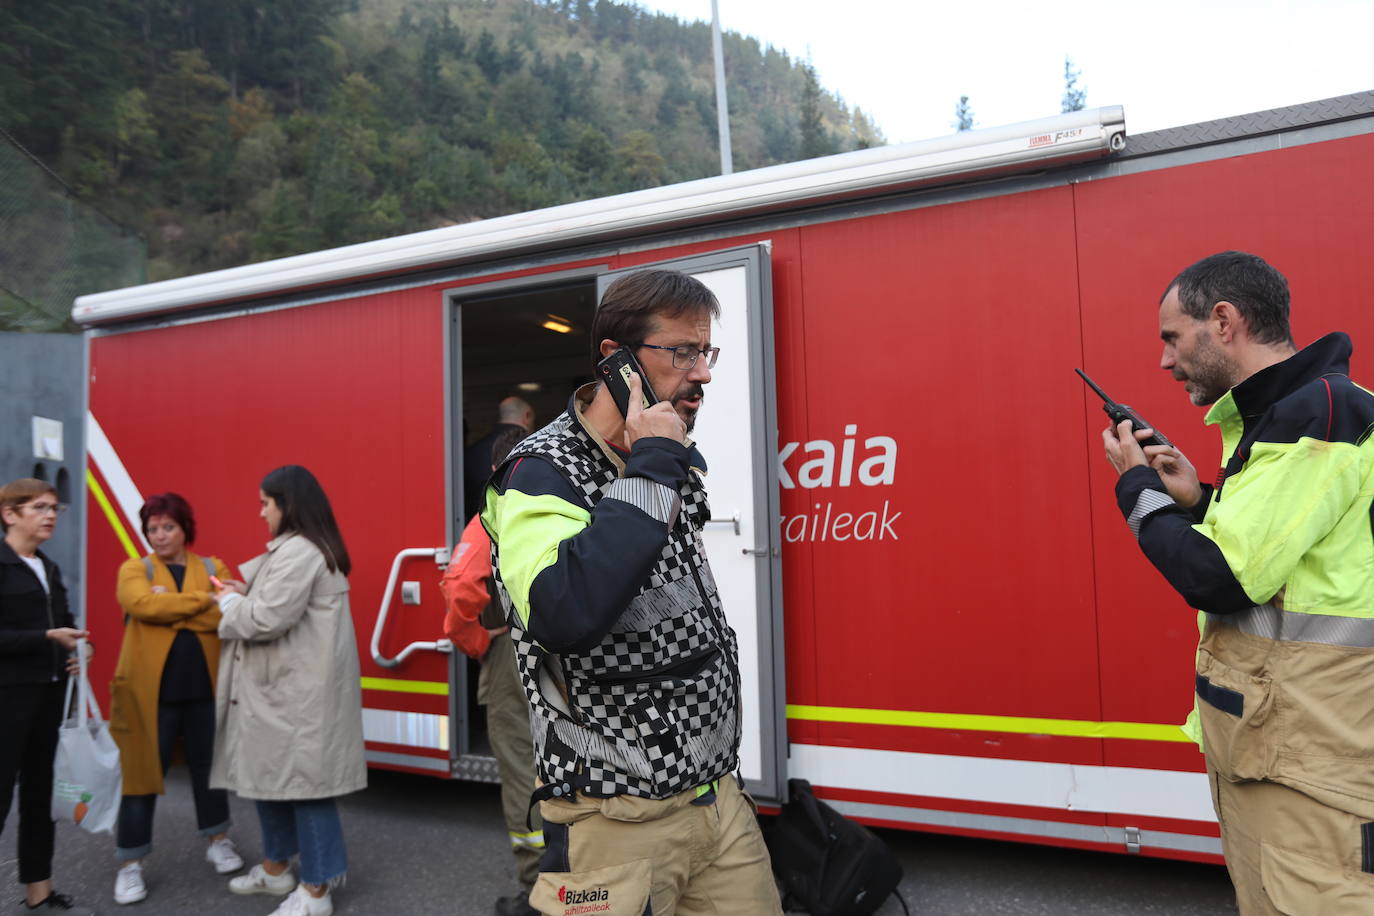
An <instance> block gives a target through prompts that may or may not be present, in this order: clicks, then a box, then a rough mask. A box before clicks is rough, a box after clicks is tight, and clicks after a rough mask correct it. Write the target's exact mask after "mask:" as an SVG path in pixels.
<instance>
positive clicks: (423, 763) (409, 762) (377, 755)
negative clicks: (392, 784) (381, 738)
mask: <svg viewBox="0 0 1374 916" xmlns="http://www.w3.org/2000/svg"><path fill="white" fill-rule="evenodd" d="M366 759H367V762H368V763H376V764H381V765H383V766H387V765H390V766H397V767H411V768H413V769H417V770H433V771H434V772H436V773H448V772H449V768H450V767H451V766H452V764H450V763H449V762H448V761H447V760H440V759H439V758H437V757H418V756H416V755H414V754H393V753H391V752H390V751H368V752H367V754H366Z"/></svg>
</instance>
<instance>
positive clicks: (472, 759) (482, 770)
mask: <svg viewBox="0 0 1374 916" xmlns="http://www.w3.org/2000/svg"><path fill="white" fill-rule="evenodd" d="M453 776H454V778H455V779H467V780H471V781H472V782H496V783H499V782H500V781H501V774H500V771H499V770H498V769H497V766H496V758H495V757H484V756H482V755H480V754H464V755H463V756H461V757H459V758H458V759H457V760H455V761H453Z"/></svg>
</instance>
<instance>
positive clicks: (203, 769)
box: [115, 699, 229, 862]
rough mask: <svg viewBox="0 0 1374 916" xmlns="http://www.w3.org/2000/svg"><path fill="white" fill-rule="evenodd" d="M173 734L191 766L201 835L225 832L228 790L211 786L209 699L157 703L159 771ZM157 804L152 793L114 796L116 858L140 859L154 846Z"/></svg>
mask: <svg viewBox="0 0 1374 916" xmlns="http://www.w3.org/2000/svg"><path fill="white" fill-rule="evenodd" d="M178 737H181V738H182V740H183V747H184V749H185V751H186V766H187V767H188V768H189V769H190V771H191V793H192V795H193V796H194V798H195V800H196V826H198V827H199V828H200V835H201V836H203V837H207V838H208V837H212V836H214V835H216V834H219V833H224V832H225V831H226V830H228V829H229V793H228V792H226V791H224V790H223V789H212V788H210V762H211V761H212V760H213V759H214V756H215V701H214V699H207V700H191V701H189V702H184V703H159V704H158V707H157V743H158V753H159V754H161V755H162V775H163V776H166V775H167V767H168V766H170V765H171V763H172V752H173V751H174V750H175V749H176V740H177V738H178ZM156 808H157V796H156V795H125V796H124V797H123V798H121V799H120V800H119V827H118V829H117V830H116V833H115V837H116V839H115V843H116V847H115V856H116V857H117V858H118V859H119V861H121V862H127V861H129V860H130V859H141V858H143V857H144V856H146V855H147V854H148V853H150V852H152V851H153V812H154V810H156Z"/></svg>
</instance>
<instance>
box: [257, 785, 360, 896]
mask: <svg viewBox="0 0 1374 916" xmlns="http://www.w3.org/2000/svg"><path fill="white" fill-rule="evenodd" d="M257 806H258V820H259V821H260V822H261V823H262V851H263V857H264V858H266V859H267V860H268V861H271V862H289V861H290V860H291V859H292V857H294V856H297V855H299V856H300V857H301V880H302V881H304V882H305V883H306V884H313V885H315V886H316V887H319V886H322V885H326V884H327V885H329V886H331V887H333V886H335V885H337V884H339V883H340V882H341V881H342V880H343V876H344V873H345V872H347V871H348V855H347V853H346V852H345V851H344V838H343V825H342V824H341V823H339V809H338V807H337V806H336V805H335V804H334V799H332V798H317V799H311V800H310V801H260V802H258V803H257Z"/></svg>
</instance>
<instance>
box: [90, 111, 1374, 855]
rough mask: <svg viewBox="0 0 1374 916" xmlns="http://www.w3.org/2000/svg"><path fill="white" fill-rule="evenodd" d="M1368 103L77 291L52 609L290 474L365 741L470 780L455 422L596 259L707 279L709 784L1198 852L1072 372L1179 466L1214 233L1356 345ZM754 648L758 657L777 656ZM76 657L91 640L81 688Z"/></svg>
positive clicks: (1091, 843) (1190, 425)
mask: <svg viewBox="0 0 1374 916" xmlns="http://www.w3.org/2000/svg"><path fill="white" fill-rule="evenodd" d="M1371 175H1374V92H1368V93H1361V94H1358V95H1353V96H1346V97H1342V98H1337V99H1331V100H1327V101H1323V102H1318V103H1313V104H1309V105H1299V106H1296V107H1293V108H1286V109H1281V110H1276V111H1269V112H1264V113H1261V114H1253V115H1246V116H1242V117H1237V118H1232V119H1227V120H1222V121H1214V122H1210V123H1206V124H1199V125H1194V126H1190V127H1181V128H1176V129H1170V130H1164V131H1159V132H1156V133H1149V134H1143V135H1141V136H1138V137H1131V138H1129V139H1127V138H1126V135H1125V125H1124V120H1123V114H1122V111H1121V109H1120V108H1101V109H1097V110H1093V111H1084V112H1077V113H1072V114H1066V115H1063V116H1059V117H1054V118H1048V119H1045V120H1043V121H1036V122H1030V123H1027V124H1019V125H1013V126H1009V127H997V128H991V129H988V130H978V131H970V132H967V133H961V134H957V135H955V136H951V137H945V138H941V139H936V140H929V141H923V142H918V143H910V144H905V145H901V146H891V147H885V148H881V149H869V150H861V151H857V152H850V153H843V154H841V155H837V156H831V157H827V158H823V159H816V160H811V161H806V162H794V163H790V164H787V165H780V166H774V167H771V168H766V169H759V170H757V171H751V172H744V173H738V174H734V175H727V176H721V177H717V178H707V179H702V180H700V181H692V182H687V183H684V184H678V185H673V186H669V187H662V188H653V189H650V190H645V191H638V192H635V193H631V194H624V195H620V196H617V197H610V198H604V199H600V200H591V201H584V202H581V203H574V204H567V205H564V206H559V207H553V208H550V209H546V210H539V211H535V212H531V213H519V214H515V215H511V216H504V217H500V218H496V219H489V220H485V221H481V222H475V223H468V224H464V225H457V226H450V227H446V228H441V229H435V230H431V231H427V232H419V233H415V234H413V235H406V236H402V237H399V238H391V239H383V240H379V241H374V242H368V243H364V244H360V245H353V246H349V247H346V248H339V249H335V250H331V251H321V252H315V253H312V254H305V255H300V256H296V257H291V258H285V259H282V260H279V261H271V262H266V263H261V264H251V265H247V266H244V267H237V268H233V269H230V270H223V271H217V272H215V273H209V274H204V275H201V276H193V277H184V278H182V279H178V280H170V281H166V282H161V283H152V284H148V285H146V286H140V287H135V288H131V289H122V290H115V291H112V292H107V293H100V294H97V295H91V296H84V297H82V298H80V299H78V300H77V302H76V304H75V307H74V316H75V318H76V320H78V321H79V322H80V323H81V324H83V325H84V326H85V327H86V329H87V331H86V334H87V340H88V366H87V370H88V385H89V413H88V419H87V423H88V428H87V437H86V438H87V452H88V459H89V460H88V474H87V476H86V483H87V494H88V495H87V496H86V497H85V498H86V505H87V510H88V512H87V515H88V523H87V532H86V545H87V560H86V563H87V565H86V569H85V581H86V582H87V583H88V591H87V595H86V608H87V614H88V623H89V626H90V628H91V630H92V631H93V632H94V634H95V637H96V639H97V640H98V641H99V642H100V643H102V644H103V645H105V646H111V647H112V646H115V645H117V644H118V641H119V629H120V626H121V619H122V618H121V614H120V611H119V609H118V607H117V605H116V604H115V600H114V585H115V570H116V568H117V567H118V565H119V564H120V562H121V561H123V560H124V559H125V558H126V557H129V556H135V555H139V554H141V553H143V552H145V551H146V550H147V547H146V545H145V544H144V543H143V539H142V537H141V536H140V532H139V525H138V508H139V506H140V505H141V502H142V500H143V498H144V497H145V496H146V495H149V494H152V493H158V492H163V491H167V490H174V491H177V492H179V493H181V494H183V495H185V496H186V497H187V498H188V499H189V500H190V501H191V503H192V505H193V506H194V507H195V510H196V513H197V519H198V527H199V531H200V535H199V541H198V543H197V544H196V547H197V549H198V550H203V551H204V552H206V553H208V554H214V555H217V556H220V557H222V558H223V559H224V560H225V561H226V562H228V563H229V564H230V565H231V567H232V566H234V565H235V564H237V563H240V562H242V561H243V560H245V559H247V558H249V557H251V556H254V555H256V554H258V553H260V552H261V551H262V545H263V543H264V542H265V541H266V540H267V536H266V534H265V531H264V529H263V526H262V522H261V521H260V520H259V518H258V516H257V487H258V482H259V480H260V479H261V478H262V476H263V474H265V473H266V472H267V471H269V470H271V469H273V468H275V467H277V466H279V465H282V464H288V463H298V464H304V465H306V466H308V467H309V468H310V469H311V470H313V471H314V472H315V473H316V474H317V475H318V477H319V478H320V480H321V481H322V482H323V484H324V486H325V489H326V490H327V491H328V493H329V495H330V497H331V499H332V501H333V503H334V507H335V511H336V513H337V515H338V519H339V523H340V526H341V528H342V531H343V533H344V537H345V539H346V541H347V543H348V547H349V551H350V553H351V554H352V556H353V558H354V571H353V575H352V580H351V581H352V597H353V613H354V615H355V617H356V625H357V636H358V645H359V647H360V653H361V655H362V686H363V704H364V706H365V710H364V713H363V715H364V727H365V733H366V738H367V753H368V759H369V761H370V762H371V763H372V765H374V766H378V767H389V768H393V769H402V770H410V771H414V772H419V773H429V774H433V775H437V776H444V777H450V776H452V777H463V778H478V779H492V778H494V772H495V768H494V765H493V763H492V760H491V758H490V757H489V755H488V746H487V744H486V740H485V735H484V731H483V727H482V724H481V713H480V708H479V707H477V706H476V705H475V702H474V699H473V693H474V690H475V687H474V685H475V678H474V669H473V665H472V664H471V663H469V662H468V661H467V660H466V659H465V658H463V657H462V656H461V655H455V654H454V653H453V652H452V651H451V647H450V646H449V645H448V644H447V643H445V642H444V641H442V639H441V638H440V636H441V621H442V617H443V607H442V603H441V600H440V595H439V590H438V588H437V580H438V576H439V568H440V566H441V565H442V564H443V563H444V562H445V560H446V558H447V555H448V550H449V548H451V546H452V545H453V542H454V539H455V538H456V536H457V534H458V533H459V532H460V531H461V529H462V525H463V520H464V519H465V518H466V517H467V512H468V509H469V507H468V506H465V505H464V504H463V487H462V479H463V466H462V460H463V445H464V441H465V439H468V440H470V439H472V438H475V437H477V436H480V435H482V434H483V433H485V432H486V431H487V429H488V428H489V427H490V426H491V424H492V423H493V422H494V420H495V407H496V404H497V402H498V401H499V400H500V399H501V398H502V397H504V396H506V395H508V394H520V395H521V396H522V397H524V398H525V399H526V400H527V401H529V402H530V404H532V405H533V406H534V407H535V409H536V411H537V414H538V417H537V421H536V424H537V425H543V423H545V422H547V421H549V420H550V419H552V418H553V417H554V416H555V415H556V414H557V412H558V411H560V410H562V409H563V408H564V406H565V404H566V401H567V398H568V395H569V394H570V393H571V391H572V390H573V388H574V387H575V386H576V385H578V384H579V383H581V382H582V381H584V380H587V379H588V378H589V377H590V370H591V360H590V347H589V344H588V328H589V323H590V320H591V317H592V314H593V310H594V309H595V305H596V302H597V300H598V298H599V293H600V291H601V290H602V289H603V288H604V287H605V285H606V284H607V282H608V281H609V280H610V279H611V278H613V277H615V276H616V275H617V274H618V273H620V272H623V271H627V270H635V269H639V268H642V267H644V266H646V265H651V264H653V265H668V266H671V267H675V268H677V269H681V270H685V271H688V272H691V273H693V274H695V275H697V276H699V277H700V278H701V279H702V280H703V281H704V282H705V283H706V284H707V285H709V286H710V287H711V288H712V289H713V290H714V291H715V292H716V295H717V296H718V297H719V298H720V301H721V304H722V306H723V317H722V320H721V322H720V325H719V327H717V328H716V329H715V337H714V341H713V342H714V343H716V344H717V345H719V346H720V347H721V357H720V362H719V364H718V366H717V368H716V370H715V373H714V376H715V377H714V381H713V382H712V384H711V385H710V387H709V388H708V389H707V394H706V404H705V406H704V409H703V410H702V413H701V418H700V422H699V424H698V427H697V432H696V435H695V438H696V439H697V440H698V442H699V443H700V445H701V448H702V451H703V453H704V454H705V456H706V459H707V461H708V462H709V464H710V467H711V471H710V475H709V477H708V482H709V492H710V499H711V508H712V518H711V521H710V524H709V525H708V526H707V532H706V537H707V541H708V551H709V554H710V557H711V564H712V567H713V570H714V572H715V574H716V576H717V577H718V578H719V580H720V588H721V590H722V593H723V595H724V598H725V607H726V610H727V612H728V614H729V616H730V620H731V622H732V625H733V626H734V628H735V629H736V630H737V631H738V633H739V636H740V652H741V665H742V670H743V672H744V676H745V691H744V693H745V713H746V718H745V738H744V745H743V750H742V767H743V773H744V775H745V777H746V779H747V780H748V782H749V784H750V787H751V788H752V789H754V790H755V792H756V793H757V794H758V795H760V796H761V797H763V798H772V799H777V798H778V797H779V792H780V791H782V790H783V789H784V787H785V780H786V779H787V778H788V777H794V776H800V777H805V778H807V779H809V780H810V781H811V782H812V784H813V785H814V786H815V787H816V790H817V794H818V795H820V796H822V797H824V798H826V799H827V800H829V801H830V803H831V804H833V805H834V806H835V807H837V808H838V809H840V810H841V811H843V812H845V813H846V814H849V815H852V816H854V817H857V818H859V819H860V820H864V821H867V822H869V823H874V824H881V825H886V826H895V827H906V828H913V829H919V830H929V831H936V832H944V833H954V834H969V835H977V836H985V837H996V838H1001V839H1014V840H1022V841H1028V842H1038V843H1049V844H1055V845H1060V846H1072V847H1081V848H1086V849H1101V850H1119V851H1131V852H1141V853H1145V854H1148V855H1155V856H1167V857H1174V858H1184V859H1196V860H1207V861H1217V860H1219V857H1220V844H1219V841H1218V840H1217V826H1216V821H1215V818H1214V816H1213V813H1212V806H1211V802H1210V799H1209V794H1208V789H1207V785H1206V778H1205V776H1204V774H1203V772H1202V770H1203V767H1202V758H1201V755H1200V754H1199V753H1198V752H1197V750H1196V748H1195V747H1194V746H1193V745H1192V744H1190V743H1188V742H1187V741H1186V740H1185V739H1184V737H1183V735H1182V733H1181V732H1180V731H1179V729H1178V728H1177V723H1180V722H1181V721H1182V720H1183V718H1184V716H1185V715H1186V713H1187V711H1188V709H1189V708H1190V705H1191V703H1192V699H1191V697H1192V685H1193V678H1192V674H1191V665H1192V663H1193V654H1194V649H1195V645H1196V641H1197V636H1198V633H1197V627H1196V619H1195V614H1194V613H1193V612H1192V611H1190V610H1189V608H1188V607H1186V606H1185V605H1184V603H1183V602H1182V601H1181V600H1180V599H1179V597H1178V596H1177V595H1176V594H1174V593H1173V592H1172V591H1171V590H1170V589H1169V588H1168V587H1167V586H1166V585H1165V584H1164V582H1163V580H1162V579H1161V578H1160V576H1159V575H1158V574H1157V573H1155V572H1154V570H1152V569H1151V568H1150V567H1149V565H1148V564H1147V562H1146V561H1145V560H1144V559H1143V558H1142V557H1141V556H1140V555H1139V552H1138V550H1137V548H1136V546H1135V544H1134V542H1133V541H1132V538H1131V536H1130V534H1129V532H1128V530H1127V528H1126V526H1125V524H1124V523H1123V522H1122V520H1121V518H1120V515H1119V513H1118V511H1117V508H1116V505H1115V502H1114V499H1113V493H1112V487H1113V484H1114V482H1115V475H1114V474H1113V473H1112V471H1111V469H1110V468H1109V467H1108V466H1107V464H1106V463H1105V461H1104V460H1103V458H1102V455H1101V451H1102V447H1101V440H1100V437H1099V433H1100V430H1101V429H1103V428H1104V427H1105V425H1106V422H1107V421H1106V418H1105V416H1104V415H1103V413H1102V411H1101V410H1100V406H1101V405H1100V402H1099V400H1098V399H1097V397H1095V396H1094V395H1093V394H1092V393H1091V392H1089V391H1088V390H1087V389H1086V388H1085V387H1084V385H1083V384H1082V382H1080V381H1079V379H1078V377H1077V376H1076V375H1075V374H1074V372H1073V369H1074V368H1075V367H1082V368H1083V369H1084V370H1085V371H1087V372H1088V373H1089V374H1090V375H1092V376H1093V377H1094V378H1095V379H1096V380H1097V381H1098V382H1099V383H1100V384H1101V385H1102V386H1103V387H1104V388H1105V389H1106V390H1107V391H1108V392H1110V393H1111V394H1112V395H1113V396H1114V397H1116V398H1118V399H1119V400H1122V401H1126V402H1128V403H1130V404H1132V405H1133V406H1135V407H1136V408H1137V409H1139V410H1140V411H1141V412H1142V413H1143V414H1144V415H1145V416H1148V417H1150V418H1151V419H1152V420H1153V421H1154V422H1156V423H1157V424H1158V425H1159V427H1160V428H1161V429H1162V430H1164V431H1165V432H1166V433H1167V434H1168V435H1169V436H1170V437H1171V438H1172V439H1173V441H1174V442H1175V443H1178V444H1179V445H1180V447H1181V448H1182V449H1183V450H1184V451H1185V452H1187V453H1188V454H1189V455H1190V456H1191V457H1192V459H1193V461H1194V463H1195V464H1196V465H1198V467H1199V468H1202V469H1204V470H1203V476H1208V472H1207V471H1206V470H1205V469H1206V468H1207V467H1208V466H1209V462H1215V461H1216V460H1217V457H1218V455H1219V444H1218V442H1217V437H1216V434H1215V432H1214V431H1212V430H1208V429H1206V428H1204V427H1203V425H1202V422H1201V419H1202V417H1201V411H1199V410H1197V409H1196V408H1193V407H1192V406H1190V405H1189V403H1188V401H1187V398H1186V396H1185V395H1184V393H1183V391H1182V390H1181V389H1180V387H1179V386H1178V385H1177V384H1176V383H1174V382H1173V381H1172V380H1171V379H1170V378H1169V377H1168V376H1167V375H1165V374H1163V373H1161V372H1159V371H1158V364H1159V351H1160V344H1159V341H1158V336H1157V335H1158V328H1157V324H1156V314H1157V313H1156V306H1157V303H1158V300H1159V297H1160V295H1161V293H1162V292H1163V288H1164V286H1165V284H1166V283H1167V282H1168V281H1169V279H1170V278H1171V277H1172V276H1173V275H1174V274H1175V273H1176V272H1177V271H1178V270H1180V269H1182V268H1183V267H1185V266H1186V265H1188V264H1190V263H1192V262H1193V261H1194V260H1196V259H1198V258H1200V257H1202V256H1205V255H1207V254H1211V253H1213V252H1216V251H1220V250H1225V249H1230V248H1237V249H1242V250H1248V251H1252V252H1255V253H1257V254H1260V255H1262V256H1263V257H1265V258H1266V259H1268V260H1270V261H1271V262H1272V263H1273V264H1274V265H1275V266H1277V267H1278V268H1279V269H1280V270H1282V271H1283V272H1284V273H1285V274H1286V275H1287V276H1288V278H1289V280H1290V282H1291V285H1292V289H1293V294H1294V314H1293V323H1294V330H1295V334H1296V336H1297V339H1298V342H1299V344H1305V343H1307V342H1310V341H1311V340H1313V339H1315V338H1316V337H1318V336H1320V335H1321V334H1323V333H1325V332H1327V331H1330V330H1334V329H1341V330H1345V331H1348V332H1350V333H1351V334H1352V336H1353V337H1354V340H1355V343H1356V347H1357V352H1356V361H1355V375H1356V377H1357V379H1359V378H1363V379H1364V380H1365V382H1366V383H1368V382H1369V381H1370V380H1371V379H1372V378H1374V364H1366V363H1363V362H1361V361H1360V358H1359V353H1360V352H1361V351H1360V350H1359V349H1358V348H1359V347H1361V346H1365V345H1370V344H1374V309H1371V306H1370V302H1369V295H1370V290H1374V258H1371V257H1370V256H1369V252H1370V250H1371V249H1374V222H1372V221H1371V216H1370V214H1372V213H1374V181H1371V180H1370V176H1371ZM784 647H785V649H784ZM115 655H116V653H115V652H114V651H113V650H111V651H106V652H102V653H100V655H99V656H98V657H97V661H96V676H97V677H98V678H99V679H100V680H101V681H108V678H109V676H110V673H111V671H112V668H113V663H114V660H115Z"/></svg>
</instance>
